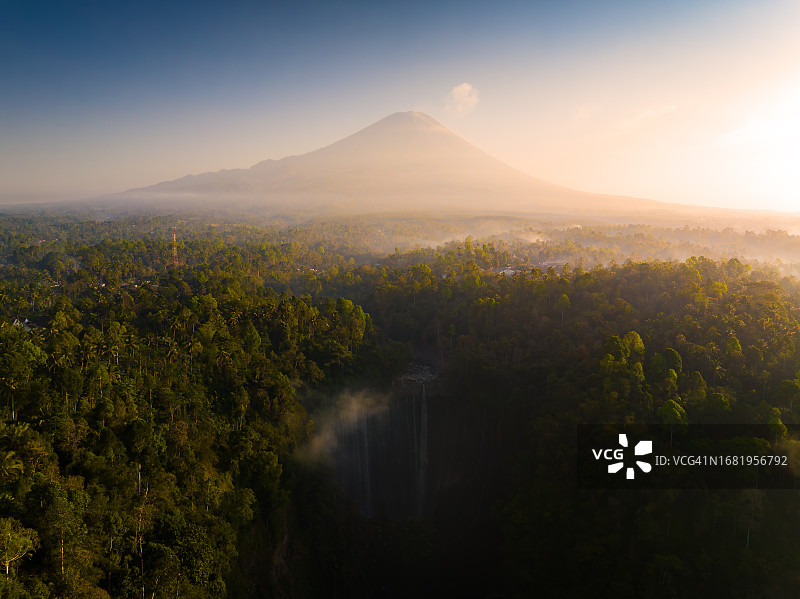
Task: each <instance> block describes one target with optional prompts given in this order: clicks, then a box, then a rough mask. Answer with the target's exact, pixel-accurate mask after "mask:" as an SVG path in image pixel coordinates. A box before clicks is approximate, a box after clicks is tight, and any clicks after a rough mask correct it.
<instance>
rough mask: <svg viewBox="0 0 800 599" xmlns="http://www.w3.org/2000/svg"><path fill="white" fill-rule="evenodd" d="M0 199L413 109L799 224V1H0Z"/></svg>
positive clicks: (127, 182) (581, 177)
mask: <svg viewBox="0 0 800 599" xmlns="http://www.w3.org/2000/svg"><path fill="white" fill-rule="evenodd" d="M0 51H1V52H2V56H3V57H4V58H3V60H2V61H1V62H0V81H1V82H2V83H0V86H1V89H2V93H0V201H3V202H6V203H8V202H19V201H27V200H39V199H45V200H57V199H61V198H65V199H66V198H81V197H89V196H92V195H99V194H106V193H113V192H119V191H123V190H125V189H129V188H134V187H141V186H147V185H152V184H155V183H158V182H160V181H166V180H171V179H176V178H179V177H182V176H184V175H187V174H192V173H201V172H207V171H217V170H220V169H231V168H247V167H250V166H252V165H253V164H256V163H258V162H260V161H263V160H265V159H269V158H273V159H277V158H282V157H284V156H287V155H294V154H302V153H306V152H310V151H312V150H316V149H318V148H320V147H323V146H326V145H329V144H331V143H333V142H335V141H337V140H339V139H341V138H343V137H345V136H347V135H350V134H352V133H353V132H355V131H357V130H359V129H362V128H364V127H366V126H368V125H370V124H371V123H373V122H375V121H378V120H380V119H382V118H383V117H386V116H387V115H389V114H391V113H394V112H398V111H411V110H414V111H419V112H422V113H425V114H428V115H431V116H432V117H433V118H435V119H436V120H438V121H439V122H441V123H442V124H443V125H445V126H446V127H447V128H449V129H450V130H452V131H453V132H454V133H456V134H457V135H459V136H461V137H463V138H464V139H466V140H467V141H469V142H470V143H472V144H474V145H475V146H477V147H479V148H481V149H483V150H485V151H486V152H488V153H489V154H491V155H493V156H495V157H496V158H498V159H500V160H502V161H504V162H506V163H507V164H509V165H511V166H513V167H515V168H517V169H519V170H522V171H524V172H526V173H529V174H531V175H533V176H535V177H538V178H540V179H543V180H546V181H550V182H552V183H556V184H558V185H563V186H567V187H571V188H575V189H579V190H585V191H591V192H598V193H607V194H616V195H630V196H636V197H642V198H651V199H656V200H661V201H666V202H678V203H686V204H699V205H709V206H727V207H734V208H757V209H775V210H789V211H800V177H799V176H798V175H797V165H798V164H800V113H798V106H800V3H798V2H796V1H776V2H770V3H763V2H755V1H736V2H732V1H724V2H723V1H721V0H708V1H692V2H689V1H682V0H681V1H677V2H671V3H664V2H649V1H644V2H642V1H640V2H632V1H626V0H615V1H610V2H609V1H606V2H589V1H572V0H571V1H565V2H544V1H538V2H502V3H495V4H491V5H490V4H488V3H483V2H481V3H478V2H435V3H433V4H430V3H422V2H402V3H391V4H381V5H379V4H378V3H367V2H363V3H362V2H346V3H337V4H335V5H334V4H329V3H310V2H304V3H293V4H292V6H291V7H288V6H277V5H272V3H269V4H264V3H258V2H230V3H212V2H200V3H194V2H192V3H189V2H186V3H183V2H177V3H176V2H166V3H162V2H151V1H144V2H136V3H133V2H128V3H122V4H120V3H100V2H88V3H66V2H64V3H58V5H54V4H53V3H44V2H38V1H30V0H2V1H0Z"/></svg>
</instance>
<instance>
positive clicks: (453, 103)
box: [446, 83, 478, 116]
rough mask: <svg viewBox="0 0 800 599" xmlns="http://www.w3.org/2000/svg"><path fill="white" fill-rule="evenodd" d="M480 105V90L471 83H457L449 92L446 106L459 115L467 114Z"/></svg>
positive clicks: (449, 110)
mask: <svg viewBox="0 0 800 599" xmlns="http://www.w3.org/2000/svg"><path fill="white" fill-rule="evenodd" d="M477 105H478V90H477V89H475V88H474V87H472V86H471V85H470V84H469V83H462V84H460V85H456V86H455V87H454V88H453V89H451V90H450V93H449V94H447V100H446V108H447V110H448V112H453V113H455V114H456V115H457V116H466V115H468V114H469V113H470V112H472V111H473V110H475V107H476V106H477Z"/></svg>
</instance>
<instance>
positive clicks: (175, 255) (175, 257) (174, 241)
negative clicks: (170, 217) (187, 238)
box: [172, 227, 178, 268]
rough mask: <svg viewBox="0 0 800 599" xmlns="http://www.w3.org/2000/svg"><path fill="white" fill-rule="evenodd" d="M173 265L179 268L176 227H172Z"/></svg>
mask: <svg viewBox="0 0 800 599" xmlns="http://www.w3.org/2000/svg"><path fill="white" fill-rule="evenodd" d="M172 265H173V266H174V267H175V268H178V234H177V232H176V227H172Z"/></svg>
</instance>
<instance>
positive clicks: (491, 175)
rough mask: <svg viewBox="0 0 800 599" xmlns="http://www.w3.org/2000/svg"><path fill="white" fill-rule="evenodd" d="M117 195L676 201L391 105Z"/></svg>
mask: <svg viewBox="0 0 800 599" xmlns="http://www.w3.org/2000/svg"><path fill="white" fill-rule="evenodd" d="M108 199H109V200H111V199H112V198H108ZM113 199H114V200H115V201H124V202H125V203H126V204H128V205H130V203H131V202H133V203H142V202H144V203H155V202H157V203H158V204H159V205H161V206H162V207H163V206H165V205H173V204H174V205H176V206H177V205H178V204H180V205H185V204H187V203H193V202H201V203H203V204H205V205H210V204H214V205H216V204H229V203H235V204H242V203H246V204H250V205H253V204H255V205H260V206H262V207H264V208H272V209H276V210H293V211H306V212H309V213H325V212H333V213H358V214H365V213H376V212H387V211H390V212H404V211H438V212H462V213H464V212H486V211H491V212H495V213H497V212H505V213H509V214H512V213H514V214H543V213H559V214H582V215H586V214H587V213H592V214H622V213H625V214H632V213H634V214H635V213H637V212H639V213H641V212H645V211H652V210H658V209H659V208H662V209H663V208H666V207H668V206H669V204H662V203H660V202H655V201H652V200H643V199H634V198H626V197H619V196H609V195H600V194H592V193H587V192H582V191H576V190H572V189H567V188H565V187H560V186H558V185H554V184H552V183H548V182H546V181H542V180H540V179H536V178H535V177H532V176H530V175H528V174H525V173H523V172H521V171H518V170H516V169H514V168H512V167H511V166H509V165H507V164H505V163H503V162H501V161H499V160H497V159H496V158H493V157H492V156H490V155H488V154H486V153H485V152H483V151H482V150H480V149H478V148H477V147H475V146H473V145H472V144H470V143H468V142H467V141H465V140H464V139H462V138H460V137H459V136H457V135H456V134H455V133H453V132H452V131H450V130H449V129H447V128H446V127H444V126H443V125H441V124H440V123H438V122H437V121H435V120H434V119H432V118H431V117H429V116H427V115H425V114H422V113H419V112H398V113H395V114H392V115H390V116H388V117H386V118H384V119H382V120H380V121H378V122H376V123H374V124H372V125H370V126H369V127H367V128H365V129H362V130H361V131H359V132H357V133H355V134H353V135H351V136H349V137H346V138H344V139H342V140H340V141H337V142H336V143H333V144H331V145H329V146H326V147H324V148H321V149H319V150H316V151H313V152H309V153H308V154H303V155H300V156H289V157H286V158H283V159H281V160H266V161H263V162H260V163H258V164H256V165H254V166H252V167H251V168H249V169H235V170H223V171H217V172H211V173H203V174H200V175H189V176H187V177H183V178H181V179H177V180H174V181H166V182H163V183H159V184H157V185H152V186H150V187H144V188H140V189H132V190H129V191H126V192H123V193H121V194H117V195H116V196H114V198H113Z"/></svg>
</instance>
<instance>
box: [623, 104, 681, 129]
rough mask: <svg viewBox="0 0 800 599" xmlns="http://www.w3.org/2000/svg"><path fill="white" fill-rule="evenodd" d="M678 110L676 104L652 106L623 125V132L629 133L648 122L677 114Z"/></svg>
mask: <svg viewBox="0 0 800 599" xmlns="http://www.w3.org/2000/svg"><path fill="white" fill-rule="evenodd" d="M676 110H678V107H677V106H675V105H674V104H669V105H662V106H651V107H650V108H646V109H644V110H642V111H641V112H639V114H637V115H636V116H635V117H633V118H632V119H629V120H627V121H625V122H624V123H623V124H622V132H623V133H629V132H631V131H633V130H634V129H637V128H638V127H641V126H642V125H644V124H645V123H647V122H648V121H652V120H653V119H657V118H659V117H662V116H664V115H667V114H669V113H671V112H675V111H676Z"/></svg>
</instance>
